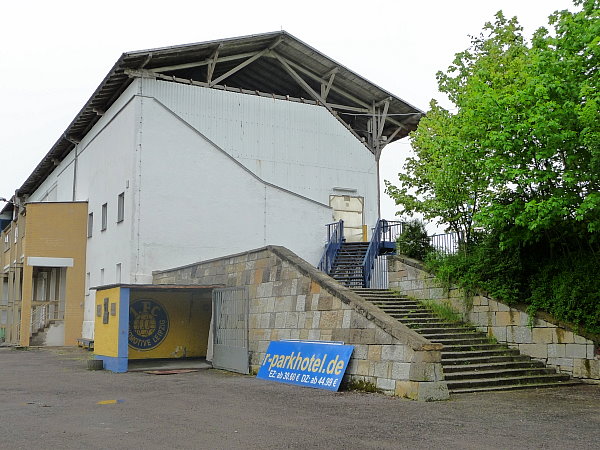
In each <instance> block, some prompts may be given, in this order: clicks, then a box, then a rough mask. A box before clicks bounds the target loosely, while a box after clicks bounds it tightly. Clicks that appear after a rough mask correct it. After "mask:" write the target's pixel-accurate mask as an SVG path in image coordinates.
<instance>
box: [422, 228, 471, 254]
mask: <svg viewBox="0 0 600 450" xmlns="http://www.w3.org/2000/svg"><path fill="white" fill-rule="evenodd" d="M464 242H465V236H464V233H463V232H460V233H456V232H452V233H442V234H434V235H432V236H429V243H430V244H431V246H432V247H433V248H434V249H435V250H436V251H437V252H439V253H441V254H444V255H453V254H456V253H458V251H459V249H460V248H461V246H462V245H463V244H464Z"/></svg>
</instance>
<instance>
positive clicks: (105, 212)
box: [101, 203, 108, 231]
mask: <svg viewBox="0 0 600 450" xmlns="http://www.w3.org/2000/svg"><path fill="white" fill-rule="evenodd" d="M107 225H108V203H105V204H104V205H102V228H101V230H102V231H104V230H106V226H107Z"/></svg>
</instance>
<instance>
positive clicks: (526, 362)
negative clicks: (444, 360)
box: [443, 359, 546, 374]
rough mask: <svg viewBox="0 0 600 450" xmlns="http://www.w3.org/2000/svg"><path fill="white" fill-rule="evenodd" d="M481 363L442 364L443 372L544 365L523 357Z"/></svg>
mask: <svg viewBox="0 0 600 450" xmlns="http://www.w3.org/2000/svg"><path fill="white" fill-rule="evenodd" d="M484 361H485V362H483V363H473V364H451V365H447V364H446V365H444V366H443V367H444V374H450V373H454V372H468V371H472V370H474V371H485V370H494V369H497V370H503V369H522V368H526V367H534V368H535V367H544V368H545V367H546V366H544V364H543V363H542V362H540V361H535V360H531V359H523V360H516V361H514V360H512V359H509V360H508V361H503V362H490V361H489V360H488V359H485V360H484Z"/></svg>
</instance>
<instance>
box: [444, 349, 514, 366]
mask: <svg viewBox="0 0 600 450" xmlns="http://www.w3.org/2000/svg"><path fill="white" fill-rule="evenodd" d="M512 355H520V353H519V350H515V349H493V350H491V349H484V350H459V351H447V350H446V349H445V348H444V349H442V365H443V364H444V360H445V359H459V358H470V357H473V358H487V357H490V356H512Z"/></svg>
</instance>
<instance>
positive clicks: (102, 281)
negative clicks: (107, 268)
mask: <svg viewBox="0 0 600 450" xmlns="http://www.w3.org/2000/svg"><path fill="white" fill-rule="evenodd" d="M103 284H104V269H100V285H101V286H102V285H103Z"/></svg>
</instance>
